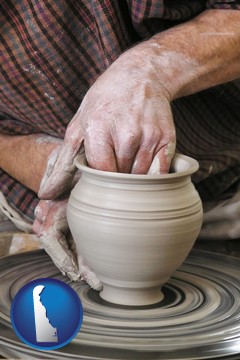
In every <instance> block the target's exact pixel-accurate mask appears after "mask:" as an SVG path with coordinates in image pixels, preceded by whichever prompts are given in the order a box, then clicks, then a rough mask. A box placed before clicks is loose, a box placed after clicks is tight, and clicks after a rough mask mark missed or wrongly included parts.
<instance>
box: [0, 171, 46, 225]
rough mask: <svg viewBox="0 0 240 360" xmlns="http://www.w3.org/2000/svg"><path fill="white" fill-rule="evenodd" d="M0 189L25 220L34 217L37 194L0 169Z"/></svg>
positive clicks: (37, 200)
mask: <svg viewBox="0 0 240 360" xmlns="http://www.w3.org/2000/svg"><path fill="white" fill-rule="evenodd" d="M0 191H1V192H2V193H3V195H4V196H5V197H6V198H7V201H8V203H9V205H11V206H12V207H13V208H14V209H15V210H17V211H19V212H20V213H21V215H22V216H24V217H25V218H26V219H27V220H33V219H34V210H35V207H36V206H37V204H38V202H39V199H38V197H37V195H36V194H35V193H34V192H33V191H30V190H29V189H27V188H26V187H25V186H23V185H22V184H20V183H19V182H17V181H16V180H15V179H13V178H12V177H11V176H9V175H8V174H6V173H5V172H4V171H3V170H2V169H0Z"/></svg>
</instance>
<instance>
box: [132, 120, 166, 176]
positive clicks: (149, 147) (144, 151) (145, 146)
mask: <svg viewBox="0 0 240 360" xmlns="http://www.w3.org/2000/svg"><path fill="white" fill-rule="evenodd" d="M160 140H161V130H160V129H159V128H157V127H153V126H149V125H146V124H145V126H144V128H143V136H142V140H141V144H140V147H139V150H138V152H137V154H136V156H135V160H134V163H133V166H132V169H131V173H133V174H146V173H147V172H148V169H149V167H150V165H151V163H152V160H153V158H154V154H155V153H156V148H157V147H158V146H159V142H160Z"/></svg>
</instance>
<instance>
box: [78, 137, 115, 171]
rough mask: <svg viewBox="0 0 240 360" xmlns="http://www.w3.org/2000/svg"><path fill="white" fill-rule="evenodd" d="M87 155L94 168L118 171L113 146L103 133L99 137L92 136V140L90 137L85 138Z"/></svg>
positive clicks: (90, 164) (89, 163)
mask: <svg viewBox="0 0 240 360" xmlns="http://www.w3.org/2000/svg"><path fill="white" fill-rule="evenodd" d="M84 149H85V156H86V159H87V162H88V165H89V166H90V167H92V168H93V169H97V170H102V171H112V172H117V171H118V168H117V163H116V158H115V152H114V150H113V146H112V145H111V143H110V142H109V140H108V139H106V137H105V136H104V135H103V136H101V134H100V135H99V138H97V139H96V136H94V135H93V136H92V137H91V140H90V139H89V138H88V137H85V139H84Z"/></svg>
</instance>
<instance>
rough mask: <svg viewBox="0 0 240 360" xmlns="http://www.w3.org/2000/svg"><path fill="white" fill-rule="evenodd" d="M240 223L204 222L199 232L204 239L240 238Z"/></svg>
mask: <svg viewBox="0 0 240 360" xmlns="http://www.w3.org/2000/svg"><path fill="white" fill-rule="evenodd" d="M239 237H240V223H239V221H238V220H236V221H228V220H226V221H220V222H214V223H209V224H203V226H202V229H201V231H200V234H199V238H200V239H202V240H227V239H239Z"/></svg>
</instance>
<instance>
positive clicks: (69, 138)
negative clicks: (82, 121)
mask: <svg viewBox="0 0 240 360" xmlns="http://www.w3.org/2000/svg"><path fill="white" fill-rule="evenodd" d="M81 151H83V134H82V130H81V127H80V126H79V123H78V119H77V115H76V116H75V117H74V118H73V119H72V121H71V123H70V124H69V126H68V128H67V131H66V134H65V138H64V142H63V145H62V146H61V149H60V150H58V154H57V156H56V153H54V154H53V155H52V157H51V156H50V158H49V161H48V166H47V169H46V172H45V175H44V177H43V179H42V182H41V184H40V189H39V193H38V196H39V198H41V199H54V198H56V197H58V196H60V195H61V194H62V193H63V192H64V191H65V190H66V188H68V187H69V186H70V184H71V182H72V180H73V178H74V175H75V173H76V170H77V169H76V167H75V165H74V159H75V157H76V156H77V155H78V154H79V152H81Z"/></svg>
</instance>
